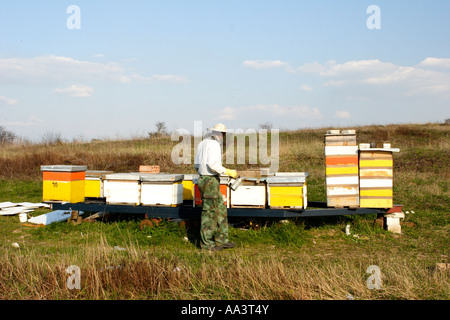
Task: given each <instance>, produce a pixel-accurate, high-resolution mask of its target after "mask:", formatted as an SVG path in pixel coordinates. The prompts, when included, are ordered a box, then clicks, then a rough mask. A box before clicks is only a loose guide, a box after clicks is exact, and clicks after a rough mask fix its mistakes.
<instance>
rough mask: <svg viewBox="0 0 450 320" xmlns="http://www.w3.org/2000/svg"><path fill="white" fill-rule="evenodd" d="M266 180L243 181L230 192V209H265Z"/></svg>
mask: <svg viewBox="0 0 450 320" xmlns="http://www.w3.org/2000/svg"><path fill="white" fill-rule="evenodd" d="M265 180H266V178H261V179H255V181H251V180H250V179H249V180H244V181H243V182H242V184H241V185H240V186H239V187H238V188H237V189H236V190H231V192H230V207H231V208H265V207H266V204H267V189H266V182H265Z"/></svg>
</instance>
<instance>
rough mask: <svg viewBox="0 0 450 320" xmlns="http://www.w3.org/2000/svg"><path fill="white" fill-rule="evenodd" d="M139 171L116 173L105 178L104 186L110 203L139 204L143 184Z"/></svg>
mask: <svg viewBox="0 0 450 320" xmlns="http://www.w3.org/2000/svg"><path fill="white" fill-rule="evenodd" d="M140 179H141V177H140V174H139V173H114V174H108V175H106V176H105V178H104V182H103V188H104V196H105V198H106V202H107V203H110V204H130V205H139V204H140V202H141V185H140Z"/></svg>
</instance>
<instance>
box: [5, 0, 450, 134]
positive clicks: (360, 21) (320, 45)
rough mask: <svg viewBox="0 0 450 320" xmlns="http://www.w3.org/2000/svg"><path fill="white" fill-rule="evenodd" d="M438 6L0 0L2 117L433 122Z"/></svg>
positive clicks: (129, 127) (288, 124)
mask: <svg viewBox="0 0 450 320" xmlns="http://www.w3.org/2000/svg"><path fill="white" fill-rule="evenodd" d="M70 5H77V6H78V7H79V9H80V15H79V20H77V21H79V22H80V27H81V28H80V29H69V28H68V27H67V23H66V22H67V20H68V19H71V18H72V12H70V13H67V8H68V7H69V6H70ZM370 5H377V6H378V7H379V8H380V20H379V22H380V27H381V29H369V28H368V27H367V24H366V22H367V20H368V19H369V18H370V17H371V15H372V14H371V13H367V8H368V7H369V6H370ZM449 16H450V2H449V1H448V0H442V1H438V0H432V1H399V0H397V1H361V0H360V1H299V0H297V1H250V0H241V1H230V0H228V1H197V0H192V1H137V0H127V1H93V0H90V1H49V0H40V1H9V2H6V1H2V3H1V4H0V126H3V127H5V128H6V129H8V130H11V131H13V132H14V133H16V134H17V135H19V136H22V137H26V138H29V139H34V140H39V138H40V137H42V136H43V135H45V134H46V133H49V132H51V133H59V134H61V135H62V137H64V138H67V139H72V138H84V139H92V138H106V137H108V138H115V137H121V138H126V137H130V136H136V135H145V134H146V133H147V132H149V131H153V130H155V122H156V121H164V122H166V124H167V127H168V129H169V130H174V129H177V128H184V129H187V130H189V131H191V132H192V131H193V130H194V128H193V126H194V121H203V124H204V126H205V128H206V127H209V126H212V125H214V123H216V122H223V123H225V124H226V125H227V126H228V127H229V128H235V129H237V128H242V129H246V128H254V129H257V128H259V125H260V124H261V123H265V122H270V123H271V124H272V126H273V128H279V129H299V128H308V127H322V126H354V125H365V124H390V123H411V122H414V123H424V122H442V121H443V120H444V119H446V118H449V117H450V114H449V111H448V110H449V101H450V99H449V98H450V19H449V18H448V17H449ZM71 21H72V20H71Z"/></svg>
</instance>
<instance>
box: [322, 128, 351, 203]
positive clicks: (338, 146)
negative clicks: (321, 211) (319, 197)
mask: <svg viewBox="0 0 450 320" xmlns="http://www.w3.org/2000/svg"><path fill="white" fill-rule="evenodd" d="M325 162H326V192H327V206H328V207H335V208H342V207H358V206H359V174H358V173H359V168H358V146H357V143H356V132H355V130H343V131H342V132H341V131H340V130H330V131H328V133H327V134H326V135H325Z"/></svg>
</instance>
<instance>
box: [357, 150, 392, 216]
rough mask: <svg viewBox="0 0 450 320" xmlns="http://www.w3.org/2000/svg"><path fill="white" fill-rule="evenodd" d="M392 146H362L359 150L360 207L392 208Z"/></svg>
mask: <svg viewBox="0 0 450 320" xmlns="http://www.w3.org/2000/svg"><path fill="white" fill-rule="evenodd" d="M393 152H399V149H393V148H362V146H360V150H359V189H360V207H362V208H392V207H393V206H394V205H393V189H392V187H393V156H392V155H393Z"/></svg>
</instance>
